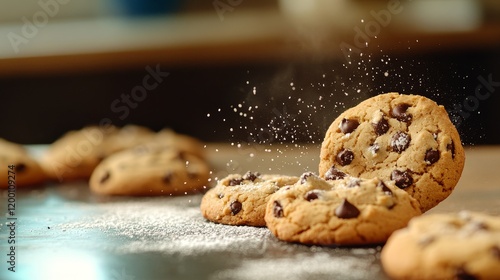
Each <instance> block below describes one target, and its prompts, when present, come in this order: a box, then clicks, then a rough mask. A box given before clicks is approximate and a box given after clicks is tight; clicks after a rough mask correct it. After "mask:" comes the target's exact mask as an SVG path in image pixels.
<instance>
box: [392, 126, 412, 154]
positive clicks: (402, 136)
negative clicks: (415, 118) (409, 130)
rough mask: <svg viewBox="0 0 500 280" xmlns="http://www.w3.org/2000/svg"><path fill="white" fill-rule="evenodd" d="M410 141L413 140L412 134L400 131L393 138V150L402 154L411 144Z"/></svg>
mask: <svg viewBox="0 0 500 280" xmlns="http://www.w3.org/2000/svg"><path fill="white" fill-rule="evenodd" d="M410 141H411V137H410V135H408V134H406V133H404V132H402V131H398V132H396V134H394V135H393V136H392V138H391V147H392V150H393V151H395V152H397V153H399V154H400V153H402V152H403V151H404V150H406V149H407V148H408V146H410Z"/></svg>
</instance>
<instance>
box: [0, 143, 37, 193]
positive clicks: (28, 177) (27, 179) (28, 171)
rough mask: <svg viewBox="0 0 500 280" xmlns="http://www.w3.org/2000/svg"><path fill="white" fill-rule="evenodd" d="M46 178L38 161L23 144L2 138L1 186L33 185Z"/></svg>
mask: <svg viewBox="0 0 500 280" xmlns="http://www.w3.org/2000/svg"><path fill="white" fill-rule="evenodd" d="M46 179H47V175H46V174H45V173H44V171H43V169H42V168H41V167H40V165H39V163H38V161H36V160H35V158H33V157H32V156H31V155H30V154H29V153H28V151H27V150H26V149H25V148H24V147H23V146H21V145H19V144H16V143H12V142H9V141H7V140H4V139H1V138H0V188H3V189H6V188H8V187H9V185H11V186H14V185H15V186H16V187H25V186H33V185H38V184H41V183H43V182H44V181H45V180H46Z"/></svg>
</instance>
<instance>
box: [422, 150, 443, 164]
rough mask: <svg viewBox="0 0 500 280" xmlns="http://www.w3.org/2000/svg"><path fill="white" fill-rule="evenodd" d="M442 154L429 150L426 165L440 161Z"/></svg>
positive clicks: (426, 155)
mask: <svg viewBox="0 0 500 280" xmlns="http://www.w3.org/2000/svg"><path fill="white" fill-rule="evenodd" d="M440 156H441V154H440V153H439V151H438V150H432V149H429V150H427V152H425V163H427V164H429V165H431V164H433V163H435V162H437V161H438V160H439V157H440Z"/></svg>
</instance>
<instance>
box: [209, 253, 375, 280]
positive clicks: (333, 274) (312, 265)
mask: <svg viewBox="0 0 500 280" xmlns="http://www.w3.org/2000/svg"><path fill="white" fill-rule="evenodd" d="M374 273H375V274H377V273H380V267H378V266H375V265H373V263H372V261H370V260H363V261H360V259H359V258H356V257H353V256H336V255H332V254H329V253H327V252H318V253H315V254H307V253H301V254H296V255H295V256H293V257H286V258H280V259H272V260H270V259H257V260H246V261H245V262H244V263H242V264H241V265H240V266H239V267H237V268H232V269H228V270H225V271H221V272H219V273H217V274H216V275H214V276H213V277H212V278H211V279H210V280H226V279H240V280H246V279H248V280H252V279H287V280H305V279H311V280H316V279H375V278H377V277H376V276H375V275H374Z"/></svg>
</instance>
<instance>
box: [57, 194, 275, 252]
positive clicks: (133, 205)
mask: <svg viewBox="0 0 500 280" xmlns="http://www.w3.org/2000/svg"><path fill="white" fill-rule="evenodd" d="M172 199H175V198H172ZM167 200H168V199H167ZM194 200H195V201H194V202H191V203H189V204H188V205H186V204H182V203H179V204H175V203H174V204H172V203H170V202H171V201H166V200H161V199H160V200H151V201H135V202H134V201H130V202H113V203H106V204H100V205H99V206H98V208H99V209H100V210H101V211H100V214H98V215H94V216H92V217H88V218H84V219H83V220H81V221H77V222H72V223H67V224H62V225H59V228H61V229H64V230H85V229H89V230H90V229H94V230H95V229H97V230H101V231H103V232H104V233H105V234H107V235H111V236H118V237H123V238H124V240H123V243H122V244H120V245H117V246H115V247H116V248H115V250H116V251H118V252H123V253H141V252H164V253H177V254H183V255H191V254H203V253H208V252H224V251H237V252H238V253H240V254H247V253H248V254H257V253H259V252H262V246H263V244H264V240H265V239H266V238H268V237H269V236H270V234H271V233H270V232H269V231H268V230H267V229H266V228H256V227H246V226H238V227H236V226H228V225H221V224H214V223H211V222H208V221H206V220H205V219H204V218H203V217H202V216H201V213H200V210H199V203H198V201H199V198H198V197H196V198H195V199H194ZM186 203H187V200H186ZM89 207H90V206H89ZM94 207H95V205H94Z"/></svg>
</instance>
